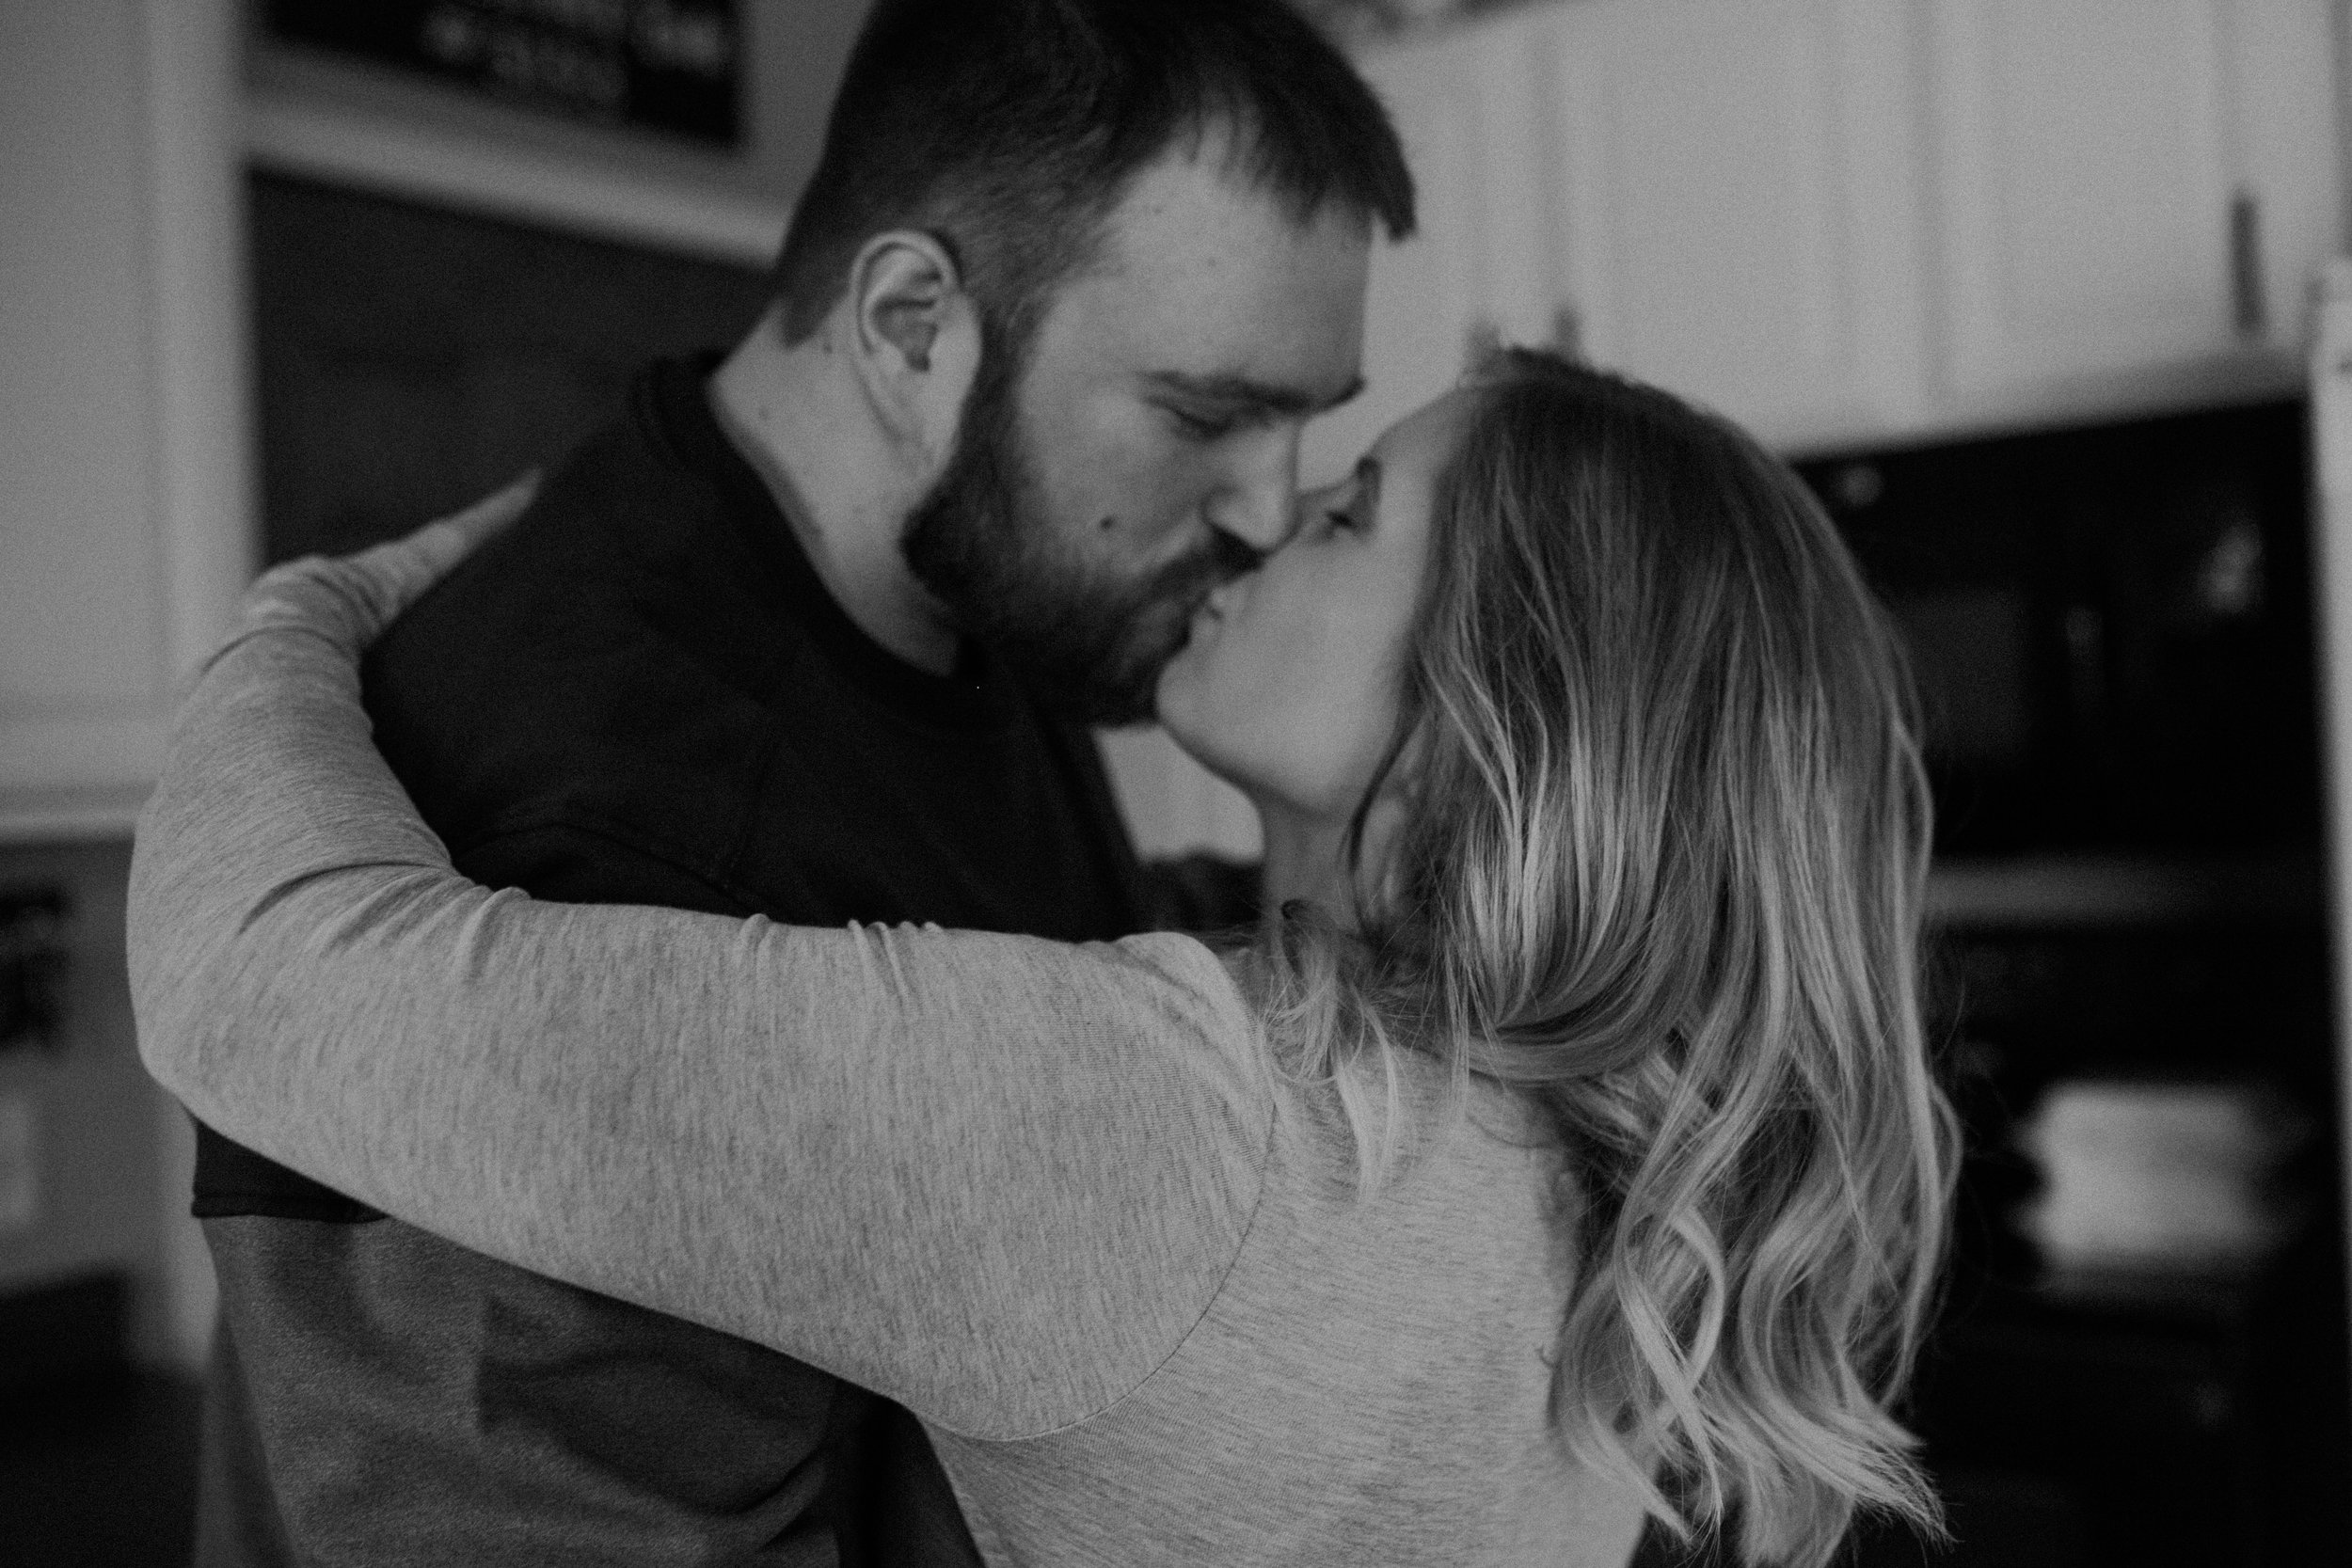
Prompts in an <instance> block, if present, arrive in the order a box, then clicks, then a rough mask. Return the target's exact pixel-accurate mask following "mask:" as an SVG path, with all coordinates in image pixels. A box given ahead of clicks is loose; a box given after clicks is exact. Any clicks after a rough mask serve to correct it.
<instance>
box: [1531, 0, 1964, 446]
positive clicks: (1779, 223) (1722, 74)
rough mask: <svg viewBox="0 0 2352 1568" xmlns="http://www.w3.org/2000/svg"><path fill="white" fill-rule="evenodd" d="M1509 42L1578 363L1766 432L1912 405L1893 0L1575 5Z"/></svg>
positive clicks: (1784, 433)
mask: <svg viewBox="0 0 2352 1568" xmlns="http://www.w3.org/2000/svg"><path fill="white" fill-rule="evenodd" d="M1530 34H1531V36H1530V39H1529V42H1530V44H1532V45H1533V46H1534V50H1535V51H1536V52H1537V53H1538V54H1539V55H1541V57H1542V58H1543V59H1544V60H1545V61H1546V62H1547V64H1548V66H1549V78H1550V87H1551V91H1550V93H1549V101H1548V103H1547V105H1546V110H1547V112H1546V114H1545V116H1544V117H1543V118H1542V119H1539V120H1538V122H1537V124H1536V127H1535V135H1536V136H1537V138H1539V139H1540V141H1541V142H1542V143H1543V145H1545V146H1546V147H1547V148H1549V150H1550V158H1549V164H1550V166H1551V170H1552V182H1553V187H1554V192H1555V195H1554V198H1553V214H1554V223H1555V229H1554V236H1553V246H1552V255H1553V258H1554V276H1555V278H1556V280H1557V281H1556V293H1557V298H1558V300H1559V308H1560V309H1564V310H1565V311H1568V312H1571V313H1572V316H1573V319H1574V320H1575V322H1576V323H1577V324H1578V325H1579V327H1580V331H1579V334H1578V336H1579V338H1580V340H1581V346H1582V348H1583V349H1584V351H1585V352H1586V353H1587V354H1588V355H1589V356H1591V357H1592V358H1593V359H1594V360H1595V361H1596V362H1597V363H1599V364H1603V365H1608V366H1612V367H1615V368H1618V369H1622V370H1625V371H1627V372H1630V373H1632V374H1634V375H1637V376H1640V377H1642V378H1643V379H1645V380H1647V381H1653V382H1656V383H1658V384H1659V385H1661V386H1663V387H1665V388H1669V389H1670V390H1673V391H1676V392H1678V393H1680V394H1682V395H1684V396H1686V397H1689V398H1692V399H1693V400H1695V401H1697V402H1700V403H1703V404H1708V405H1710V406H1712V407H1714V408H1717V409H1719V410H1721V411H1722V412H1724V413H1725V414H1728V415H1729V416H1731V417H1732V418H1733V419H1735V420H1739V421H1740V423H1742V424H1744V425H1746V426H1747V427H1748V428H1750V429H1752V430H1754V431H1755V432H1756V434H1757V435H1759V436H1762V437H1763V438H1764V439H1765V440H1767V441H1769V442H1772V443H1773V444H1775V445H1779V446H1792V445H1802V444H1804V443H1807V442H1812V441H1820V440H1823V439H1828V438H1843V437H1847V436H1851V435H1852V434H1854V433H1856V432H1865V431H1872V430H1875V429H1878V428H1881V427H1891V426H1895V425H1899V424H1901V423H1905V422H1910V421H1913V420H1915V419H1916V418H1917V417H1918V415H1919V407H1918V404H1919V397H1920V386H1921V376H1920V363H1919V361H1920V354H1921V349H1922V339H1921V332H1920V325H1921V324H1920V318H1919V306H1918V300H1919V268H1920V257H1919V236H1920V226H1919V223H1918V214H1917V212H1916V210H1915V195H1916V187H1915V181H1914V179H1913V178H1912V175H1913V170H1914V169H1915V166H1916V162H1917V158H1916V149H1915V143H1914V137H1913V134H1912V125H1911V121H1910V118H1909V116H1908V115H1907V113H1906V110H1907V107H1908V105H1907V102H1906V98H1905V94H1904V90H1903V89H1904V84H1905V81H1906V71H1905V69H1904V68H1905V62H1906V55H1907V50H1908V44H1909V40H1908V36H1907V30H1906V28H1905V26H1904V17H1903V12H1902V8H1900V7H1899V6H1889V5H1886V4H1883V0H1680V3H1676V4H1670V5H1658V4H1654V3H1650V0H1596V3H1592V4H1584V5H1574V6H1566V7H1562V8H1557V9H1556V10H1555V11H1552V12H1549V13H1534V16H1533V20H1532V24H1531V26H1530Z"/></svg>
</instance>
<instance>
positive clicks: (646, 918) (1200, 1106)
mask: <svg viewBox="0 0 2352 1568" xmlns="http://www.w3.org/2000/svg"><path fill="white" fill-rule="evenodd" d="M130 939H131V952H132V980H133V990H134V997H135V1005H136V1007H137V1016H138V1024H139V1037H140V1046H141V1051H142V1054H143V1055H144V1057H145V1059H146V1061H147V1064H148V1066H149V1069H151V1071H152V1072H153V1073H154V1074H155V1076H156V1077H157V1078H158V1079H159V1080H160V1081H161V1082H162V1083H163V1084H164V1085H166V1086H167V1088H169V1089H170V1090H171V1091H172V1092H173V1093H175V1094H177V1095H178V1096H179V1097H180V1098H181V1099H182V1100H183V1101H184V1102H185V1103H186V1104H187V1106H188V1108H189V1109H190V1110H191V1111H193V1112H194V1113H195V1114H196V1115H197V1116H198V1117H200V1118H202V1119H203V1120H205V1121H207V1122H209V1123H211V1124H212V1125H214V1126H215V1127H218V1128H220V1129H221V1130H222V1131H223V1132H227V1133H228V1134H229V1135H230V1136H231V1137H234V1138H236V1139H237V1140H239V1141H241V1142H244V1143H246V1144H248V1145H250V1146H251V1147H252V1148H256V1149H259V1150H260V1151H262V1153H265V1154H267V1155H268V1156H270V1157H271V1158H273V1159H276V1160H279V1161H282V1162H284V1163H285V1164H289V1165H292V1166H294V1168H295V1169H298V1170H301V1171H303V1172H305V1173H306V1174H309V1175H310V1176H313V1177H315V1178H317V1179H319V1180H323V1181H326V1182H328V1183H329V1184H331V1185H332V1186H334V1187H336V1188H337V1189H338V1190H340V1191H343V1192H347V1193H350V1194H353V1195H354V1196H358V1197H359V1198H362V1199H363V1200H365V1201H366V1202H368V1203H371V1204H373V1205H374V1206H376V1207H378V1208H381V1209H382V1210H384V1211H385V1212H388V1213H390V1214H392V1215H395V1216H397V1217H399V1218H401V1219H404V1220H406V1221H408V1222H410V1223H412V1224H415V1225H418V1226H421V1227H424V1228H427V1229H430V1230H434V1231H437V1232H438V1233H440V1234H442V1235H445V1236H447V1237H449V1238H451V1239H452V1240H454V1241H456V1242H458V1243H461V1244H464V1245H466V1246H469V1247H471V1248H474V1249H475V1250H477V1251H480V1252H483V1253H485V1254H487V1255H489V1256H491V1257H494V1258H498V1259H502V1260H504V1261H507V1262H511V1263H515V1264H518V1265H520V1266H522V1267H525V1268H529V1269H532V1270H534V1271H536V1272H539V1273H542V1274H546V1275H552V1276H554V1277H556V1278H559V1279H562V1280H565V1281H567V1282H569V1283H572V1284H576V1285H580V1286H582V1287H584V1288H587V1289H590V1290H594V1291H600V1292H603V1293H605V1294H609V1295H613V1296H618V1297H621V1298H623V1299H625V1300H628V1301H632V1302H636V1303H638V1304H640V1305H643V1306H645V1307H652V1308H655V1309H657V1310H660V1311H663V1312H667V1313H670V1314H673V1315H675V1316H678V1317H683V1318H687V1319H690V1320H691V1321H694V1322H697V1323H704V1324H707V1325H708V1326H711V1327H715V1328H719V1329H722V1330H724V1331H727V1332H730V1333H735V1334H739V1335H742V1336H744V1337H746V1338H752V1339H755V1340H757V1341H759V1342H762V1343H764V1344H767V1345H770V1346H771V1347H773V1348H775V1349H778V1350H781V1351H784V1352H786V1353H787V1354H792V1355H795V1356H798V1357H800V1358H802V1359H803V1360H806V1361H809V1362H811V1363H814V1364H815V1365H818V1366H820V1367H823V1368H825V1369H826V1370H830V1371H833V1372H834V1373H836V1374H838V1375H839V1376H841V1377H843V1378H846V1379H848V1380H849V1381H850V1382H852V1383H856V1384H859V1385H861V1386H865V1387H867V1388H871V1389H874V1390H876V1391H878V1392H880V1393H882V1394H885V1395H887V1396H889V1397H891V1398H893V1399H895V1400H898V1402H901V1403H904V1404H906V1405H907V1406H909V1407H910V1408H912V1409H913V1410H914V1411H915V1412H916V1413H918V1414H919V1415H921V1416H923V1417H924V1418H926V1419H929V1420H930V1421H933V1422H935V1423H937V1424H939V1425H941V1426H943V1427H946V1428H947V1429H949V1430H951V1431H955V1432H959V1433H965V1434H967V1435H971V1436H976V1437H1012V1436H1020V1435H1027V1434H1033V1433H1041V1432H1046V1431H1050V1430H1053V1429H1055V1428H1057V1427H1060V1426H1065V1425H1068V1424H1070V1423H1072V1422H1074V1421H1078V1420H1082V1419H1085V1418H1087V1417H1089V1416H1090V1415H1093V1414H1095V1413H1097V1412H1099V1411H1100V1410H1102V1409H1104V1408H1105V1407H1106V1406H1108V1405H1109V1404H1110V1403H1112V1402H1115V1401H1116V1400H1117V1399H1119V1398H1120V1396H1121V1395H1123V1394H1124V1393H1126V1392H1127V1391H1128V1390H1130V1389H1131V1388H1133V1387H1134V1386H1136V1385H1137V1384H1138V1383H1140V1382H1141V1381H1142V1379H1143V1378H1145V1377H1146V1376H1148V1375H1150V1373H1151V1371H1152V1369H1153V1368H1154V1367H1156V1366H1157V1365H1158V1364H1159V1362H1160V1361H1161V1360H1162V1359H1164V1358H1165V1357H1166V1356H1167V1355H1168V1353H1169V1352H1170V1351H1172V1350H1173V1349H1174V1347H1175V1346H1176V1345H1177V1344H1179V1343H1180V1342H1181V1341H1182V1339H1183V1338H1184V1335H1185V1333H1187V1332H1188V1331H1189V1330H1190V1328H1191V1326H1192V1325H1193V1323H1195V1322H1197V1321H1198V1319H1199V1317H1200V1313H1201V1312H1202V1311H1203V1310H1204V1309H1205V1308H1206V1307H1207V1305H1208V1303H1209V1301H1210V1300H1211V1299H1212V1298H1213V1297H1214V1295H1215V1294H1216V1290H1217V1289H1218V1287H1219V1285H1220V1283H1221V1281H1222V1278H1223V1275H1224V1272H1225V1270H1226V1268H1227V1266H1228V1265H1229V1264H1230V1262H1231V1261H1232V1258H1233V1256H1234V1255H1235V1253H1236V1252H1237V1251H1238V1249H1239V1246H1240V1244H1241V1241H1242V1238H1243V1235H1244V1233H1245V1231H1246V1229H1247V1227H1248V1222H1249V1219H1250V1216H1251V1213H1252V1212H1253V1209H1254V1205H1255V1203H1256V1201H1257V1196H1258V1192H1259V1183H1260V1181H1261V1180H1262V1176H1263V1162H1264V1157H1265V1149H1266V1145H1267V1140H1268V1138H1269V1136H1270V1134H1271V1131H1272V1120H1273V1090H1272V1085H1271V1082H1270V1079H1269V1076H1268V1074H1267V1071H1266V1069H1265V1068H1264V1067H1263V1055H1262V1053H1261V1051H1260V1049H1259V1046H1258V1039H1257V1035H1256V1029H1255V1024H1254V1022H1253V1021H1252V1019H1251V1016H1250V1014H1249V1011H1248V1007H1247V1006H1246V1004H1245V1003H1244V1002H1243V1001H1242V999H1241V996H1240V994H1239V992H1238V991H1237V990H1236V989H1235V988H1234V986H1233V984H1232V980H1231V978H1230V977H1229V976H1228V975H1227V974H1226V973H1225V970H1224V968H1223V966H1222V965H1221V964H1220V963H1219V962H1218V960H1217V959H1216V958H1215V956H1213V955H1212V954H1210V953H1209V952H1208V951H1207V950H1206V949H1205V948H1203V947H1201V946H1200V945H1199V944H1198V943H1197V942H1192V941H1191V940H1189V939H1187V938H1184V937H1178V936H1168V935H1158V936H1145V937H1137V938H1132V939H1130V940H1128V941H1126V942H1120V943H1117V944H1113V945H1096V946H1089V947H1070V946H1063V945H1058V944H1055V943H1050V942H1040V941H1036V940H1033V939H1026V938H1019V937H1006V936H994V935H986V934H978V933H948V932H940V931H937V930H933V929H928V928H927V929H924V930H914V929H912V928H908V927H900V928H898V929H897V930H888V931H885V930H882V929H879V928H860V927H851V928H850V929H849V930H846V931H842V930H818V929H809V928H803V927H784V926H778V925H775V924H773V923H771V922H769V921H767V920H765V919H762V918H760V917H756V916H755V917H753V918H750V919H745V920H735V919H729V918H725V917H722V916H717V915H707V914H698V913H692V912H688V911H669V910H655V909H637V908H621V907H606V906H591V905H566V904H548V903H540V902H535V901H533V900H532V899H531V898H529V897H528V896H526V895H522V894H520V893H516V892H513V891H503V892H496V893H493V892H490V891H488V890H485V889H484V888H481V887H479V886H476V885H475V884H473V883H471V882H469V881H466V880H465V879H462V878H460V877H459V876H457V875H456V874H455V873H454V872H453V870H452V869H451V868H450V863H449V860H448V857H447V855H446V854H445V853H444V852H443V851H442V848H441V846H440V844H439V843H438V841H437V840H436V839H435V838H434V837H433V835H432V834H431V832H429V831H428V830H427V829H426V828H425V827H424V825H423V823H422V822H421V820H420V819H419V818H418V816H416V813H415V812H414V810H413V809H412V808H411V807H410V806H409V804H408V803H407V800H406V798H405V796H404V795H403V794H402V793H401V791H400V788H399V785H398V784H397V783H396V782H395V781H394V780H393V778H392V777H391V775H390V773H389V770H388V769H387V768H386V767H385V766H384V764H383V761H382V759H381V758H380V757H379V756H378V755H377V754H376V752H375V751H374V748H373V745H372V744H371V743H370V740H369V731H368V725H367V720H366V717H365V715H364V713H363V712H362V711H361V709H360V707H359V705H358V680H357V673H356V665H355V663H354V660H353V657H352V651H351V650H350V649H349V648H348V647H345V646H341V645H339V643H338V641H337V639H336V637H335V636H333V635H331V633H329V632H327V631H323V630H321V629H320V628H319V627H318V626H311V625H306V624H304V623H303V621H302V619H301V617H300V615H299V614H296V615H294V616H292V617H288V616H284V615H280V616H278V618H277V619H276V620H275V621H274V622H272V621H264V622H263V623H262V624H261V625H259V626H255V627H253V628H250V629H248V630H247V631H246V632H245V633H244V634H242V635H241V636H240V638H239V639H238V640H236V641H233V642H232V643H231V644H230V646H229V647H228V648H227V649H226V650H224V652H223V653H222V654H221V655H219V656H216V657H215V661H214V663H213V665H212V666H211V667H210V669H209V670H208V672H207V673H206V674H205V675H204V677H203V678H202V680H201V681H200V682H199V686H198V688H197V689H196V690H195V692H194V693H193V694H192V696H191V697H190V699H189V700H188V702H187V704H186V705H184V706H183V711H182V716H181V720H180V722H179V726H178V729H177V731H176V735H175V739H174V744H173V750H172V755H171V758H170V761H169V763H168V765H167V768H166V771H165V776H164V779H163V781H162V784H160V786H159V788H158V790H157V792H156V795H155V797H154V799H153V800H152V801H151V804H150V806H149V808H148V812H147V815H146V816H145V817H144V818H143V819H142V821H141V824H140V830H139V835H138V842H137V847H136V852H135V864H134V868H133V887H132V908H131V915H130Z"/></svg>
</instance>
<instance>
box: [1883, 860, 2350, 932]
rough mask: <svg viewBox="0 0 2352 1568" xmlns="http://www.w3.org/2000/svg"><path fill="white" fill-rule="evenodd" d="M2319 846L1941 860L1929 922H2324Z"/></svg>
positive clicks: (1931, 888)
mask: <svg viewBox="0 0 2352 1568" xmlns="http://www.w3.org/2000/svg"><path fill="white" fill-rule="evenodd" d="M2325 878H2326V867H2325V864H2324V863H2323V861H2322V860H2321V857H2320V855H2319V852H2318V850H2317V849H2316V847H2314V848H2312V849H2311V850H2308V851H2305V852H2303V853H2300V854H2296V853H2293V852H2288V853H2280V854H2274V855H2265V856H2250V857H2249V856H2234V857H2233V856H2127V855H2108V856H2093V855H2026V856H2017V857H2014V858H2003V859H1983V860H1978V859H1952V860H1946V861H1939V862H1938V863H1936V865H1935V867H1934V869H1933V870H1931V872H1930V873H1929V874H1928V922H1929V924H1930V925H1931V926H1939V927H1947V928H1963V929H1976V928H1998V927H2074V928H2081V927H2119V926H2125V927H2128V926H2159V925H2173V924H2178V923H2180V922H2183V921H2193V920H2228V921H2237V922H2256V923H2264V922H2277V921H2295V920H2300V919H2316V918H2318V917H2319V916H2320V915H2321V914H2322V913H2323V912H2324V911H2325V909H2326V899H2325V891H2326V880H2325Z"/></svg>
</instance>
